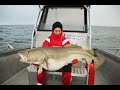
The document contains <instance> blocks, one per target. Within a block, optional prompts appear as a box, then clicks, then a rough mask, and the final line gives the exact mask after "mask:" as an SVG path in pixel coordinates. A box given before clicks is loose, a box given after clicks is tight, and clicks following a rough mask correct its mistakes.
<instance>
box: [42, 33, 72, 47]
mask: <svg viewBox="0 0 120 90" xmlns="http://www.w3.org/2000/svg"><path fill="white" fill-rule="evenodd" d="M67 44H70V42H69V40H68V39H66V38H65V37H64V36H62V32H61V33H60V34H59V35H55V34H54V32H53V31H52V34H51V36H49V37H48V38H46V39H45V41H44V42H43V45H42V47H50V46H65V45H67Z"/></svg>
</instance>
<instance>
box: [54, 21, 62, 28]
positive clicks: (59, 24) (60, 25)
mask: <svg viewBox="0 0 120 90" xmlns="http://www.w3.org/2000/svg"><path fill="white" fill-rule="evenodd" d="M56 27H59V28H61V30H63V26H62V24H61V23H60V22H58V21H57V22H55V23H54V24H53V25H52V30H54V29H55V28H56Z"/></svg>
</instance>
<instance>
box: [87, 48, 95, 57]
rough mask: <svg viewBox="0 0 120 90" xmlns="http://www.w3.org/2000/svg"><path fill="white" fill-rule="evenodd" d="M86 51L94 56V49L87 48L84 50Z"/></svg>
mask: <svg viewBox="0 0 120 90" xmlns="http://www.w3.org/2000/svg"><path fill="white" fill-rule="evenodd" d="M86 51H87V52H88V53H90V54H91V55H92V56H94V55H95V54H94V50H93V49H88V50H86Z"/></svg>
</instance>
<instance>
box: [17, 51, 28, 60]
mask: <svg viewBox="0 0 120 90" xmlns="http://www.w3.org/2000/svg"><path fill="white" fill-rule="evenodd" d="M18 54H19V56H20V57H21V59H20V61H21V62H27V57H26V56H24V55H22V54H20V53H18Z"/></svg>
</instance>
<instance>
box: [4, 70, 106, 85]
mask: <svg viewBox="0 0 120 90" xmlns="http://www.w3.org/2000/svg"><path fill="white" fill-rule="evenodd" d="M46 77H47V78H46V85H62V83H61V78H62V77H61V75H53V74H47V76H46ZM86 79H87V78H86V77H77V76H73V80H72V82H71V85H86ZM2 85H29V72H28V70H27V68H25V69H23V70H22V71H20V72H19V73H17V74H16V75H15V76H13V77H12V78H10V79H9V80H7V81H6V82H4V83H3V84H2ZM94 85H108V83H107V81H106V80H105V79H104V77H103V76H102V74H101V72H100V71H99V70H98V71H96V72H95V84H94Z"/></svg>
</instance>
